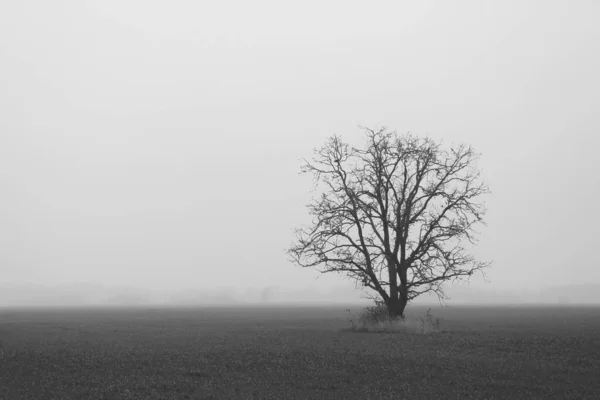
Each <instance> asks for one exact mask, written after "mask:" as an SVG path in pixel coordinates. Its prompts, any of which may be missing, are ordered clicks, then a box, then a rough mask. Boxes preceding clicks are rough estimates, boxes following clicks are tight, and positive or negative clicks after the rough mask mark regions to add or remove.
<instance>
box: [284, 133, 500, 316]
mask: <svg viewBox="0 0 600 400" xmlns="http://www.w3.org/2000/svg"><path fill="white" fill-rule="evenodd" d="M365 139H366V140H365V145H364V146H363V147H362V148H356V147H353V146H351V145H350V144H348V143H346V142H345V141H344V140H343V139H342V138H341V137H340V136H337V135H334V136H332V137H330V138H329V139H328V140H327V141H326V143H325V144H324V145H323V146H322V147H321V148H318V149H315V151H314V154H313V157H312V159H311V160H304V163H303V165H302V167H301V172H302V173H306V174H311V175H312V176H313V177H314V179H315V185H316V187H317V188H319V189H321V190H320V193H319V196H317V197H316V198H314V199H313V201H312V202H311V203H309V204H308V205H307V208H308V212H309V214H310V216H311V217H312V224H311V225H310V226H308V227H304V228H298V229H296V237H297V238H296V240H295V242H294V243H293V244H292V245H291V247H290V248H289V249H288V250H287V252H288V254H289V255H290V256H291V258H292V261H293V262H294V263H296V264H297V265H299V266H301V267H314V268H317V269H318V270H319V271H320V272H322V273H329V272H337V273H341V274H344V275H347V276H348V277H350V278H351V279H353V280H355V281H356V283H357V284H359V285H361V286H364V287H366V288H369V289H371V290H372V291H373V292H374V293H375V294H376V297H375V298H378V299H380V300H382V301H384V302H385V304H386V305H387V308H388V311H389V312H390V314H391V315H393V316H401V317H402V316H404V310H405V307H406V305H407V303H408V302H410V301H411V300H413V299H414V298H416V297H418V296H419V295H422V294H424V293H428V292H433V293H435V294H437V296H438V297H439V298H440V299H444V298H445V294H444V291H443V286H442V284H443V283H444V282H446V281H449V280H456V279H463V278H467V279H468V277H470V276H471V275H473V273H475V272H477V271H482V270H483V269H484V268H486V267H488V266H489V263H488V262H481V261H478V260H476V259H475V257H473V256H472V255H471V254H469V253H468V250H467V249H466V248H465V245H466V244H467V243H475V242H476V238H475V236H476V233H477V232H476V231H475V230H474V228H475V227H476V225H477V224H484V220H483V218H484V215H485V212H486V209H485V204H484V203H483V201H482V200H481V197H482V196H483V195H485V194H488V193H489V189H488V186H487V185H486V184H485V183H484V182H483V181H482V179H481V175H480V171H479V170H478V169H477V166H476V162H477V160H478V159H479V157H480V155H479V154H478V153H476V152H475V151H474V150H473V148H472V147H471V146H467V145H464V144H460V145H457V146H455V147H449V148H446V147H444V146H443V145H442V144H441V143H437V142H435V141H434V140H432V139H430V138H427V137H417V136H414V135H411V134H405V135H398V134H397V133H395V132H389V131H388V130H387V129H386V128H382V129H379V130H372V129H365Z"/></svg>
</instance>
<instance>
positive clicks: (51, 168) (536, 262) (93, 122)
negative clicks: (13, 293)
mask: <svg viewBox="0 0 600 400" xmlns="http://www.w3.org/2000/svg"><path fill="white" fill-rule="evenodd" d="M599 20H600V2H598V1H595V0H590V1H585V0H578V1H522V0H519V1H493V2H492V1H451V2H450V1H436V2H433V1H422V0H421V1H412V2H406V1H398V0H395V1H389V2H378V1H368V2H367V1H360V2H358V1H348V0H344V1H312V0H311V1H302V2H299V1H297V2H285V1H274V0H273V1H263V0H260V1H252V2H248V1H241V0H237V1H212V2H208V1H197V0H169V1H156V0H144V1H142V0H96V1H84V0H70V1H64V0H56V1H42V0H37V1H33V0H19V1H5V2H2V4H1V5H0V282H30V283H37V284H55V283H63V282H70V281H87V282H95V283H101V284H125V285H132V286H137V287H144V288H153V289H157V288H158V289H160V288H168V289H178V288H213V287H217V286H219V287H220V286H223V287H232V288H245V287H249V286H252V287H267V286H273V285H275V286H285V287H298V288H300V287H304V286H307V285H316V286H318V287H327V286H328V285H334V284H336V283H343V282H344V281H342V280H340V278H339V277H336V276H332V277H329V278H327V277H323V278H320V279H319V280H315V278H316V277H317V276H318V274H317V273H316V272H315V271H311V270H303V269H300V268H299V267H295V266H293V265H291V264H289V263H288V262H287V257H286V255H285V254H284V248H286V247H287V246H288V245H289V244H290V242H291V240H292V239H293V234H292V228H293V227H294V226H298V225H301V224H303V223H306V222H308V217H307V214H306V210H305V208H304V205H305V204H306V203H307V202H308V201H309V199H310V195H311V194H310V192H309V191H310V189H311V181H310V178H308V177H305V176H300V175H298V171H299V166H300V158H302V157H308V156H310V154H311V151H312V149H313V148H314V147H317V146H321V145H322V144H323V143H324V141H325V139H326V138H327V137H328V136H330V135H332V134H334V133H335V134H340V135H343V136H345V137H346V138H348V139H349V140H353V141H354V140H356V139H357V138H360V136H361V135H362V133H361V131H360V130H359V128H358V126H359V125H363V126H369V127H377V126H381V125H387V126H388V127H389V128H391V129H394V130H397V131H398V132H401V133H403V132H408V131H410V132H412V133H414V134H422V135H429V136H431V137H433V138H435V139H438V140H443V141H444V142H445V143H448V144H450V143H457V142H465V143H468V144H471V145H473V146H474V147H475V149H476V150H478V151H479V152H481V153H483V156H482V159H481V163H480V166H481V168H482V169H483V173H484V176H485V178H486V180H487V181H488V183H489V185H490V187H491V190H492V192H493V193H492V195H491V196H489V197H488V201H487V204H488V208H489V213H488V217H487V222H488V227H485V228H481V229H480V231H481V232H482V234H481V236H480V239H481V241H480V245H479V247H478V248H477V250H476V254H477V256H478V257H480V258H481V259H482V260H492V261H493V262H494V265H493V268H492V269H490V270H489V271H488V280H489V281H490V282H491V283H490V284H488V285H487V286H485V284H483V280H482V279H481V278H475V279H474V280H473V284H474V285H475V286H477V285H479V286H477V287H493V288H500V289H502V288H521V289H522V288H541V287H545V286H549V285H557V284H562V283H599V284H600V268H599V266H600V265H599V263H598V258H597V252H596V248H595V246H597V242H598V239H599V238H600V218H599V217H598V215H599V213H598V207H599V204H600V202H599V200H598V198H599V195H600V178H599V177H598V172H599V170H598V161H599V159H600V158H599V157H598V150H597V147H598V145H599V144H600V139H599V134H600V74H599V73H598V71H600V24H599V23H598V21H599Z"/></svg>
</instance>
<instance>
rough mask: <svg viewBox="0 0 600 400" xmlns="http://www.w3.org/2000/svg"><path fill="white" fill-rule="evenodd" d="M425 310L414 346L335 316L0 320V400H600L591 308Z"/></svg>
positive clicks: (316, 312) (146, 313)
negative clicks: (434, 322) (431, 320)
mask: <svg viewBox="0 0 600 400" xmlns="http://www.w3.org/2000/svg"><path fill="white" fill-rule="evenodd" d="M434 311H435V315H438V314H440V315H441V316H442V318H443V320H442V328H443V329H444V331H437V333H436V334H431V335H423V334H418V333H415V332H414V331H413V332H411V331H410V330H400V331H394V332H380V333H373V332H353V331H348V330H347V329H345V330H344V328H347V326H348V320H347V319H346V315H345V313H344V308H310V307H307V308H289V309H285V308H273V309H258V308H254V309H253V308H241V309H219V308H211V309H208V308H207V309H196V310H193V309H188V310H184V309H172V310H166V309H163V310H113V311H110V310H93V311H92V310H79V311H73V310H72V311H65V310H63V311H52V312H51V311H46V312H43V311H9V310H4V311H0V340H1V341H2V343H1V347H2V349H3V350H2V353H0V357H1V358H0V399H2V400H4V399H6V400H13V399H15V400H17V399H18V400H21V399H22V400H26V399H48V400H51V399H61V400H67V399H148V400H150V399H244V398H255V399H338V398H339V399H349V398H356V399H388V398H389V399H404V398H406V399H436V398H440V399H586V398H587V399H597V398H600V383H599V382H598V376H599V372H600V367H599V365H600V313H599V312H598V311H599V310H598V309H584V308H580V309H577V308H569V309H567V308H564V309H560V308H555V309H536V308H530V309H525V308H496V309H490V308H487V309H467V308H452V309H444V310H434ZM423 315H425V309H418V308H415V307H413V308H412V309H411V310H410V312H409V316H408V318H413V319H414V320H416V321H418V318H419V317H422V316H423Z"/></svg>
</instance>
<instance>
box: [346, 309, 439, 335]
mask: <svg viewBox="0 0 600 400" xmlns="http://www.w3.org/2000/svg"><path fill="white" fill-rule="evenodd" d="M346 311H347V312H348V322H349V323H350V328H349V330H350V331H353V332H378V333H381V332H406V333H417V334H422V335H427V334H432V333H438V332H441V329H440V323H441V321H440V319H439V318H438V317H435V316H433V314H432V313H431V309H428V310H427V313H426V314H425V316H423V317H419V318H406V317H405V318H401V317H397V316H392V315H390V313H389V311H388V309H387V306H386V305H385V303H382V302H378V303H376V304H375V305H374V306H368V307H366V308H365V309H364V310H362V312H361V313H360V314H358V316H357V317H355V316H354V315H353V314H352V311H351V310H349V309H346Z"/></svg>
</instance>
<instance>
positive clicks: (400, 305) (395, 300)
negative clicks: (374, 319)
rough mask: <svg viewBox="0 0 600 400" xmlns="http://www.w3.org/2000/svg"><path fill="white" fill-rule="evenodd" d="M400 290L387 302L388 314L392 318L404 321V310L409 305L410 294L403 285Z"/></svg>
mask: <svg viewBox="0 0 600 400" xmlns="http://www.w3.org/2000/svg"><path fill="white" fill-rule="evenodd" d="M398 289H399V290H396V291H395V292H396V293H395V294H396V295H395V296H394V297H392V296H390V298H389V300H388V301H387V302H386V305H387V309H388V312H389V313H390V315H391V316H392V317H400V318H401V319H404V310H405V309H406V305H407V304H408V293H407V290H406V288H405V287H404V285H403V284H400V287H399V288H398Z"/></svg>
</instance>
